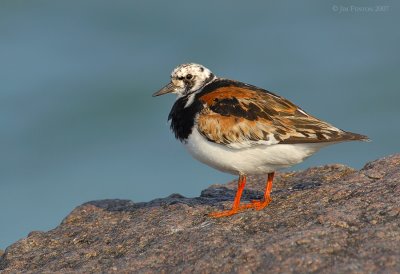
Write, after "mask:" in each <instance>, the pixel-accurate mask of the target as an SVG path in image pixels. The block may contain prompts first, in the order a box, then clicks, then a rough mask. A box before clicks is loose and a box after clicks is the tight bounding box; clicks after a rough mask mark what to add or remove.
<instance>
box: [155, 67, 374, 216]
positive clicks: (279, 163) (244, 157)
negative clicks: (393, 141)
mask: <svg viewBox="0 0 400 274" xmlns="http://www.w3.org/2000/svg"><path fill="white" fill-rule="evenodd" d="M168 93H173V94H176V95H177V97H176V101H175V103H174V105H173V107H172V109H171V111H170V113H169V115H168V121H169V122H170V128H171V130H172V132H173V133H174V135H175V138H176V139H178V140H179V141H180V142H181V143H182V144H183V145H184V147H185V148H186V149H187V151H188V152H189V153H190V154H191V155H192V156H193V157H194V158H195V159H197V160H199V161H200V162H202V163H204V164H206V165H208V166H210V167H213V168H215V169H217V170H220V171H222V172H225V173H230V174H234V175H237V176H238V187H237V191H236V195H235V197H234V200H233V204H232V207H231V208H230V209H228V210H223V211H216V212H211V213H210V214H209V216H210V217H213V218H220V217H227V216H231V215H234V214H236V213H239V212H241V211H243V210H246V209H255V210H261V209H263V208H265V207H267V206H268V205H269V204H270V202H271V201H272V199H271V191H272V183H273V179H274V174H275V172H276V171H277V170H281V169H284V168H288V167H291V166H293V165H296V164H299V163H301V162H303V161H304V160H305V159H306V158H308V157H310V156H311V155H313V154H314V153H316V152H317V151H318V150H319V149H321V148H323V147H326V146H329V145H332V144H337V143H341V142H345V141H369V138H368V137H367V136H365V135H361V134H357V133H352V132H348V131H345V130H342V129H339V128H337V127H335V126H333V125H331V124H329V123H327V122H325V121H322V120H320V119H318V118H316V117H314V116H312V115H310V114H308V113H307V112H305V111H304V110H303V109H301V108H300V107H298V106H297V105H295V104H294V103H292V102H291V101H289V100H287V99H285V98H284V97H281V96H279V95H277V94H275V93H273V92H270V91H268V90H266V89H262V88H259V87H256V86H254V85H250V84H246V83H243V82H239V81H236V80H230V79H226V78H220V77H217V76H215V75H214V73H212V72H211V70H209V69H208V68H206V67H205V66H203V65H200V64H196V63H185V64H181V65H179V66H177V67H176V68H175V69H174V70H173V71H172V73H171V80H170V82H169V83H168V84H167V85H166V86H164V87H163V88H161V89H160V90H159V91H157V92H155V93H154V94H153V97H156V96H160V95H164V94H168ZM261 174H263V175H267V180H266V187H265V192H264V195H263V197H262V198H261V199H260V200H253V201H251V202H249V203H244V204H241V203H240V200H241V196H242V192H243V190H244V188H245V185H246V178H247V176H249V175H261Z"/></svg>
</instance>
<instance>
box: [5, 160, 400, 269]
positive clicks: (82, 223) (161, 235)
mask: <svg viewBox="0 0 400 274" xmlns="http://www.w3.org/2000/svg"><path fill="white" fill-rule="evenodd" d="M264 180H265V178H264V177H250V178H249V180H248V182H249V183H248V186H247V187H246V191H245V193H244V194H245V195H244V197H245V199H244V200H246V199H247V200H248V199H254V198H258V197H260V196H261V195H262V190H263V188H264ZM235 187H236V183H235V182H231V183H228V184H226V185H213V186H211V187H209V188H208V189H206V190H204V191H203V192H202V193H201V196H200V197H197V198H185V197H183V196H181V195H179V194H174V195H171V196H169V197H167V198H164V199H156V200H153V201H151V202H148V203H134V202H132V201H128V200H102V201H93V202H88V203H86V204H83V205H81V206H79V207H77V208H76V209H75V210H73V211H72V213H71V214H69V215H68V216H67V217H66V218H65V219H64V220H63V221H62V223H61V224H60V225H59V226H58V227H56V228H55V229H53V230H50V231H48V232H40V231H34V232H31V233H30V234H29V235H28V237H27V238H25V239H22V240H20V241H18V242H16V243H14V244H13V245H11V246H9V247H8V248H7V249H6V250H5V253H4V254H3V255H2V256H1V258H0V271H1V272H2V273H17V272H31V273H32V272H33V273H49V272H51V273H53V272H59V273H62V272H68V273H71V272H80V273H99V272H107V273H108V272H111V273H112V272H115V273H132V272H140V273H158V272H163V273H179V272H184V273H191V272H195V273H200V272H201V273H222V272H225V273H226V272H229V273H232V272H238V273H252V272H258V273H267V272H268V273H305V272H307V273H315V272H317V273H400V198H399V197H400V154H397V155H393V156H389V157H386V158H383V159H379V160H377V161H374V162H371V163H368V164H366V165H365V167H364V168H363V169H361V170H360V171H356V170H354V169H351V168H349V167H346V166H343V165H328V166H322V167H315V168H310V169H307V170H304V171H299V172H289V173H278V175H277V176H276V179H275V184H274V191H273V193H272V198H273V201H272V203H271V204H270V205H269V206H268V207H267V208H265V209H264V210H262V211H253V210H250V211H244V212H242V213H240V214H237V215H234V216H232V217H227V218H221V219H210V218H208V217H207V214H208V213H209V212H210V211H214V210H218V209H223V208H229V207H230V205H231V201H232V199H233V195H234V193H235Z"/></svg>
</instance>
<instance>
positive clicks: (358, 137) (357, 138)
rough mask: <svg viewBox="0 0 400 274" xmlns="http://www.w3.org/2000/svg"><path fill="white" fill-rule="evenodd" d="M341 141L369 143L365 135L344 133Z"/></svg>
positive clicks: (369, 140)
mask: <svg viewBox="0 0 400 274" xmlns="http://www.w3.org/2000/svg"><path fill="white" fill-rule="evenodd" d="M343 139H344V140H345V141H363V142H371V139H369V138H368V136H366V135H362V134H358V133H353V132H349V131H346V132H345V134H344V135H343Z"/></svg>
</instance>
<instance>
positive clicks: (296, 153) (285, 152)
mask: <svg viewBox="0 0 400 274" xmlns="http://www.w3.org/2000/svg"><path fill="white" fill-rule="evenodd" d="M184 145H185V147H186V149H187V150H188V151H189V153H190V154H191V155H192V156H193V157H194V158H196V159H197V160H199V161H200V162H202V163H204V164H206V165H209V166H211V167H213V168H216V169H218V170H220V171H223V172H227V173H232V174H246V175H251V174H266V173H269V172H273V171H276V170H278V169H282V168H286V167H290V166H292V165H295V164H298V163H301V162H302V161H303V160H304V159H305V158H307V157H309V156H311V155H312V154H314V153H315V152H317V151H318V150H319V149H320V148H322V147H324V146H327V145H329V144H327V143H310V144H308V143H304V144H275V145H265V144H259V145H254V146H251V147H247V148H229V147H227V146H225V145H222V144H217V143H213V142H210V141H208V140H207V139H206V138H205V137H203V136H202V135H201V134H200V133H199V132H198V130H197V129H196V127H194V128H193V132H192V133H191V134H190V135H189V137H188V139H187V142H185V143H184Z"/></svg>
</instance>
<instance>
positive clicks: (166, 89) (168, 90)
mask: <svg viewBox="0 0 400 274" xmlns="http://www.w3.org/2000/svg"><path fill="white" fill-rule="evenodd" d="M174 91H175V87H174V84H173V83H172V82H171V83H169V84H168V85H166V86H165V87H163V88H162V89H160V90H159V91H157V92H155V93H153V97H156V96H160V95H164V94H167V93H171V92H174Z"/></svg>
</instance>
